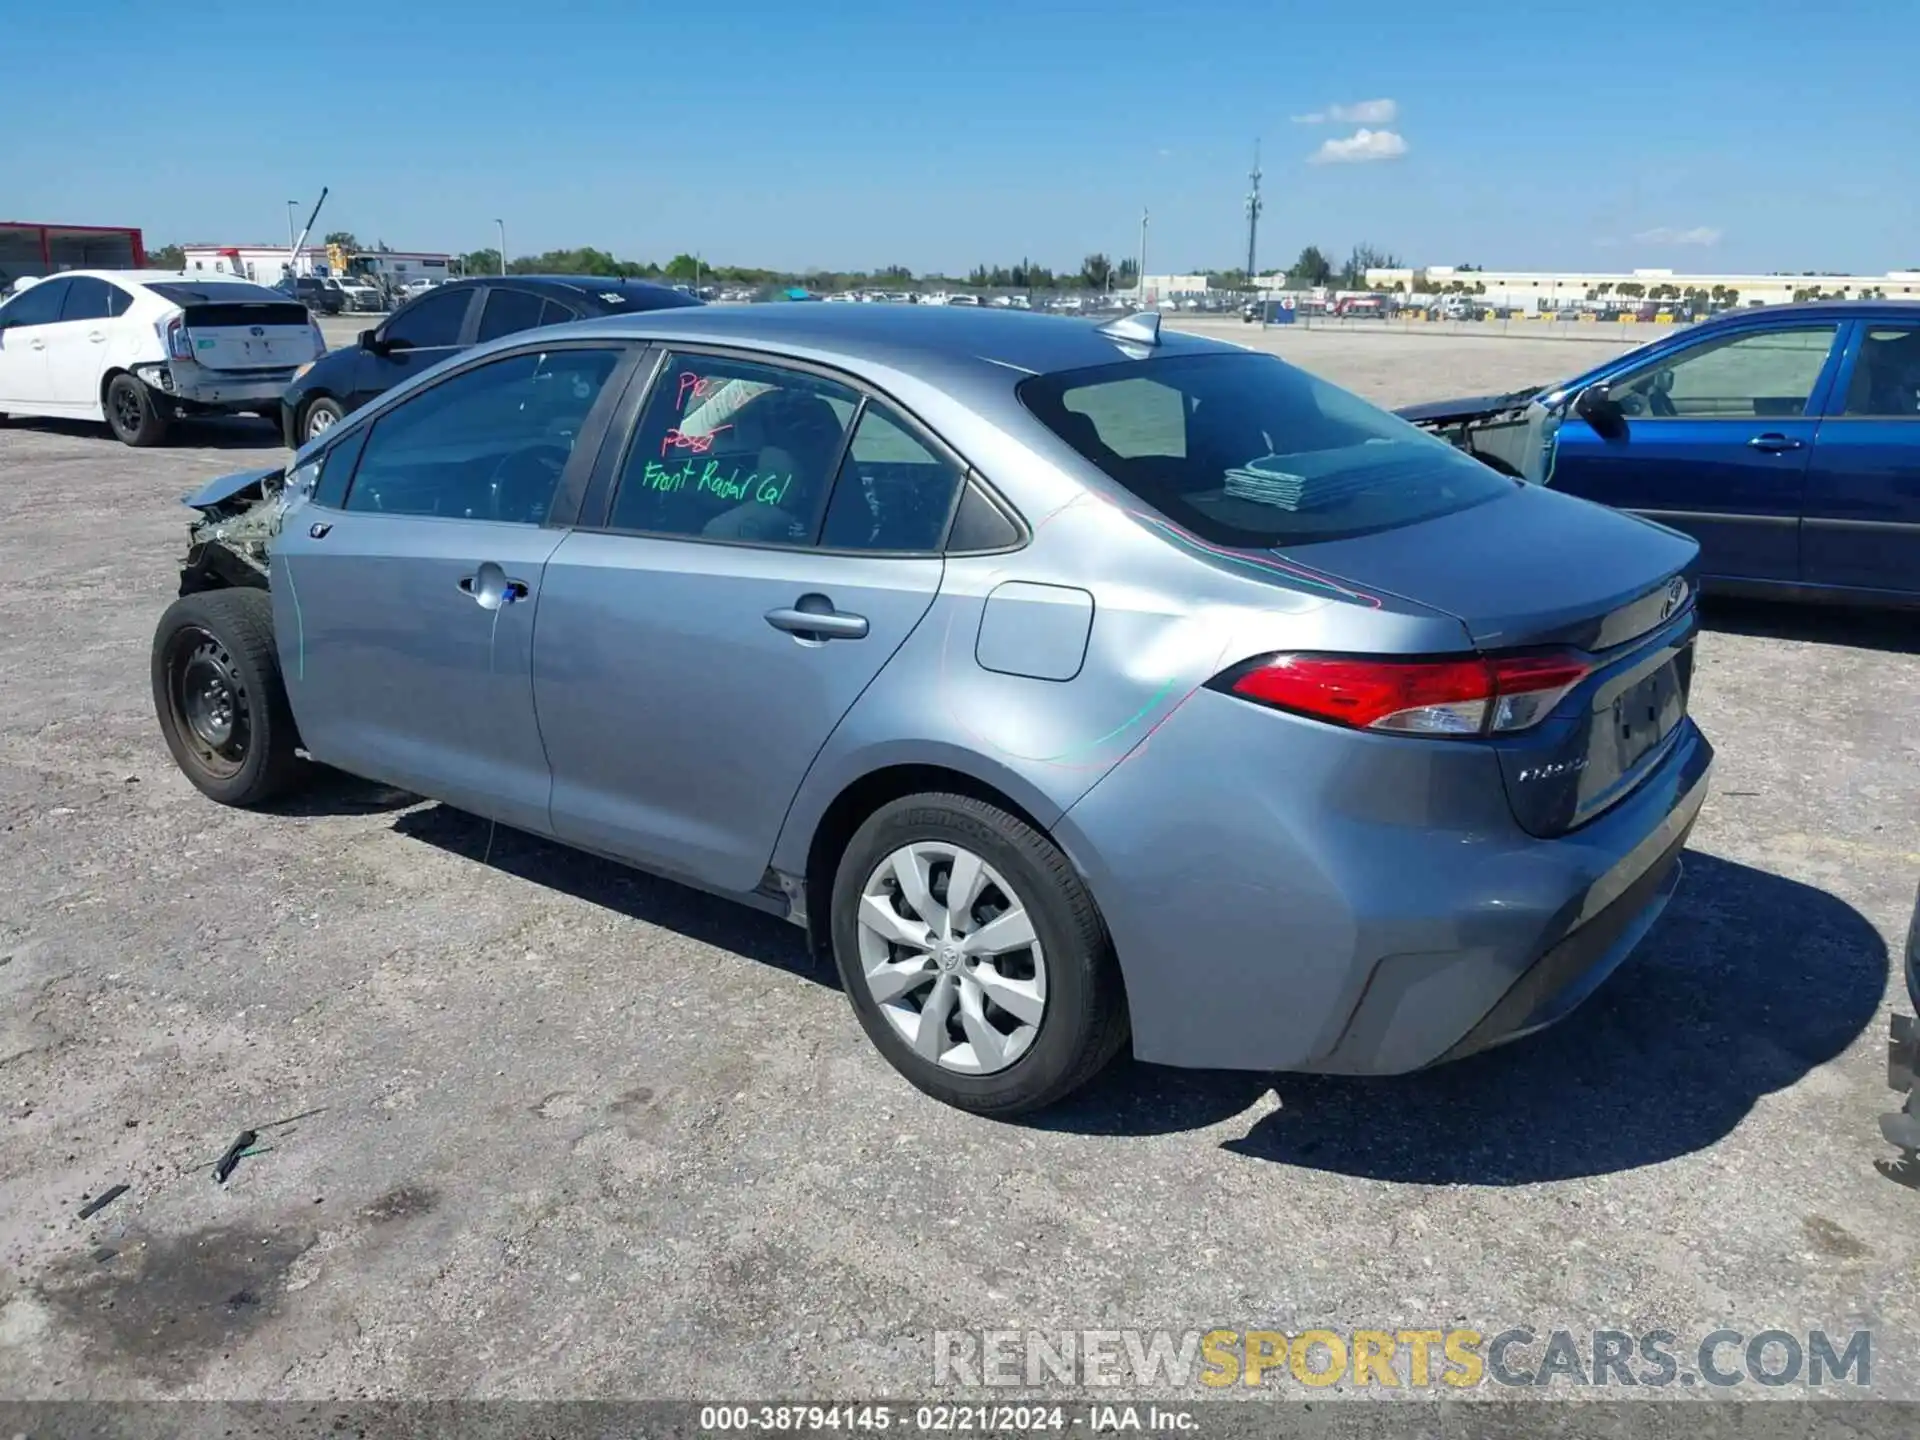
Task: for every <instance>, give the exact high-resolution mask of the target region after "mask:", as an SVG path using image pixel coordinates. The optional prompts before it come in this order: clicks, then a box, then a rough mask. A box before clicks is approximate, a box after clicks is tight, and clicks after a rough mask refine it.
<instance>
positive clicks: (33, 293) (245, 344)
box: [0, 270, 327, 445]
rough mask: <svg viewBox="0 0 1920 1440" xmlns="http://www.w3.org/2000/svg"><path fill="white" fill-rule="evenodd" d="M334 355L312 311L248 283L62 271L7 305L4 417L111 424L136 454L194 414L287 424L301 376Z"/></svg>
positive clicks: (3, 309)
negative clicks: (283, 404)
mask: <svg viewBox="0 0 1920 1440" xmlns="http://www.w3.org/2000/svg"><path fill="white" fill-rule="evenodd" d="M326 349H327V344H326V341H325V340H324V339H322V338H321V335H320V327H319V326H318V325H317V324H316V323H315V322H314V319H313V317H312V316H311V315H310V314H308V312H307V308H306V306H304V305H302V304H300V303H299V302H298V301H295V300H289V299H288V298H287V297H286V296H285V295H282V294H280V293H279V292H278V291H274V290H268V289H266V288H264V287H262V286H259V285H255V284H253V283H252V282H251V281H248V280H239V279H232V278H229V277H227V276H224V275H212V276H202V275H185V274H182V273H180V272H179V271H173V270H69V271H63V272H62V273H60V274H58V275H50V276H48V277H47V278H46V279H44V280H39V281H36V282H34V283H33V284H31V285H30V286H28V287H27V288H26V289H24V290H20V291H18V292H17V293H15V294H14V296H13V297H12V298H11V299H9V300H8V301H7V302H6V304H5V305H0V416H7V415H40V416H51V417H55V418H60V419H67V420H104V421H105V422H106V423H107V424H108V425H109V426H111V427H112V429H113V433H114V434H115V435H116V436H118V437H119V438H120V439H121V440H123V441H125V442H126V443H127V444H129V445H157V444H159V443H160V442H161V441H162V440H163V439H165V438H166V433H167V427H168V426H169V424H171V423H172V422H173V421H174V420H177V419H184V418H185V417H187V416H189V415H195V414H208V413H220V412H225V413H235V412H247V411H251V412H253V413H256V414H259V415H263V416H265V417H267V418H269V419H272V420H275V421H276V422H277V420H278V417H279V407H280V394H281V392H282V391H283V390H285V389H286V387H287V384H288V382H289V381H291V380H292V379H293V374H294V371H295V370H297V369H298V368H299V367H300V366H302V365H306V364H309V363H311V362H312V361H314V360H317V359H319V358H320V356H322V355H324V354H325V353H326Z"/></svg>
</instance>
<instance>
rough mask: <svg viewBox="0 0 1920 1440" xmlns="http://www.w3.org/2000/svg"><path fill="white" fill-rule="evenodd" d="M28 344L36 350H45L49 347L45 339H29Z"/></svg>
mask: <svg viewBox="0 0 1920 1440" xmlns="http://www.w3.org/2000/svg"><path fill="white" fill-rule="evenodd" d="M27 344H28V345H29V346H31V347H32V348H33V349H35V350H44V349H46V348H47V342H46V341H44V340H29V341H28V342H27Z"/></svg>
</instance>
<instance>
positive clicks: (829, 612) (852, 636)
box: [767, 595, 867, 640]
mask: <svg viewBox="0 0 1920 1440" xmlns="http://www.w3.org/2000/svg"><path fill="white" fill-rule="evenodd" d="M809 606H818V607H819V608H818V609H813V608H806V607H809ZM767 623H768V624H769V625H771V626H773V628H774V629H776V630H784V631H786V632H787V633H788V634H789V635H797V636H799V637H800V638H801V639H802V640H864V639H866V638H867V617H866V616H864V615H849V614H847V612H846V611H844V610H836V609H834V608H833V602H832V601H831V600H828V599H827V597H826V596H824V595H802V596H801V597H800V603H799V605H796V606H795V607H793V608H792V609H782V610H769V611H768V612H767Z"/></svg>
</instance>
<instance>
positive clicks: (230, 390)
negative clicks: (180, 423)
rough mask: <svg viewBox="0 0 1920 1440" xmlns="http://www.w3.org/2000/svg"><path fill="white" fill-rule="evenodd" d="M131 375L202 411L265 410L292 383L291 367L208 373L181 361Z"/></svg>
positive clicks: (140, 369)
mask: <svg viewBox="0 0 1920 1440" xmlns="http://www.w3.org/2000/svg"><path fill="white" fill-rule="evenodd" d="M134 373H135V374H136V375H138V376H139V377H140V378H141V379H142V380H144V381H146V382H147V384H149V385H151V386H152V387H153V388H154V389H156V390H158V391H159V392H160V393H161V394H162V395H166V396H169V397H171V398H172V399H174V400H177V401H179V402H180V404H181V405H183V406H191V407H194V408H196V409H201V410H264V409H267V408H268V407H269V406H271V405H273V404H275V403H277V402H278V401H279V399H280V397H281V395H282V394H284V393H285V391H286V388H287V386H289V385H291V384H292V383H293V374H294V367H293V366H291V365H289V366H287V367H286V368H285V369H273V370H244V371H242V370H209V369H207V368H205V367H204V366H200V365H194V364H190V363H182V362H180V361H177V360H176V361H172V362H170V363H169V364H166V365H140V366H136V367H134Z"/></svg>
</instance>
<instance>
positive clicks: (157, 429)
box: [107, 374, 167, 447]
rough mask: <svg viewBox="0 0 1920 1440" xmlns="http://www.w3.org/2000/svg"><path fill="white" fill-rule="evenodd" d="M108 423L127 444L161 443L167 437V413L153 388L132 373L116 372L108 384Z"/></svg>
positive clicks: (146, 444) (121, 441)
mask: <svg viewBox="0 0 1920 1440" xmlns="http://www.w3.org/2000/svg"><path fill="white" fill-rule="evenodd" d="M107 424H108V425H109V426H111V427H112V429H113V434H114V438H115V439H117V440H119V441H120V443H121V444H123V445H134V446H142V447H144V446H148V445H158V444H159V443H160V442H161V441H162V440H164V439H166V438H167V417H166V416H164V415H162V414H161V413H160V407H159V405H157V404H156V403H155V402H154V397H153V391H152V390H150V389H149V388H147V386H146V385H145V384H144V383H143V382H142V381H140V380H139V379H138V378H136V377H135V376H132V375H124V374H123V375H116V376H114V377H113V379H112V380H111V381H109V382H108V384H107Z"/></svg>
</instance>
